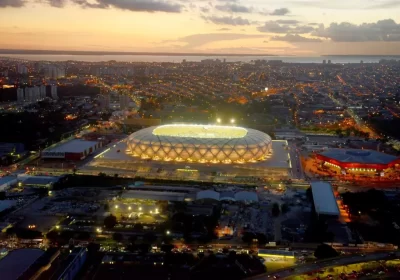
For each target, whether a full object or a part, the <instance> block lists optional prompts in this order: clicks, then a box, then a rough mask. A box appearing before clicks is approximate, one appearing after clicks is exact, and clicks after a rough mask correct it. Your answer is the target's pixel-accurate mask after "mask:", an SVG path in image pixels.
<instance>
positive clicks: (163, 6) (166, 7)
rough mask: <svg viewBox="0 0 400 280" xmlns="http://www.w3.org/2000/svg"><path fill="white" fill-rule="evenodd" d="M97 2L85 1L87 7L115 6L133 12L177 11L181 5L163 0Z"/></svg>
mask: <svg viewBox="0 0 400 280" xmlns="http://www.w3.org/2000/svg"><path fill="white" fill-rule="evenodd" d="M96 2H97V3H95V4H92V2H90V3H89V2H88V1H86V3H87V5H88V6H89V7H98V8H116V9H121V10H129V11H135V12H166V13H179V12H181V10H182V8H183V5H181V4H177V3H174V2H167V1H163V0H131V1H126V0H96Z"/></svg>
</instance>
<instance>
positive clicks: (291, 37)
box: [270, 34, 322, 43]
mask: <svg viewBox="0 0 400 280" xmlns="http://www.w3.org/2000/svg"><path fill="white" fill-rule="evenodd" d="M270 40H272V41H285V42H291V43H301V42H315V43H317V42H318V43H319V42H322V40H321V39H319V38H307V37H304V36H301V35H298V34H286V35H285V36H273V37H271V38H270Z"/></svg>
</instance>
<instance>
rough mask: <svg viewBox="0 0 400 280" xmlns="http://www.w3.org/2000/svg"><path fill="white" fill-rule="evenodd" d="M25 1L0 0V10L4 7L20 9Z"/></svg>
mask: <svg viewBox="0 0 400 280" xmlns="http://www.w3.org/2000/svg"><path fill="white" fill-rule="evenodd" d="M24 4H25V1H23V0H0V8H4V7H22V6H24Z"/></svg>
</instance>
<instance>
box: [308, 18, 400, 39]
mask: <svg viewBox="0 0 400 280" xmlns="http://www.w3.org/2000/svg"><path fill="white" fill-rule="evenodd" d="M312 35H313V36H317V37H322V38H329V39H331V40H332V41H335V42H368V41H400V24H397V23H396V22H395V21H394V20H393V19H385V20H380V21H377V22H376V23H363V24H360V25H356V24H352V23H349V22H342V23H335V22H334V23H331V24H330V25H329V27H327V28H325V27H324V25H320V26H319V27H318V28H317V29H316V30H315V31H314V32H313V33H312Z"/></svg>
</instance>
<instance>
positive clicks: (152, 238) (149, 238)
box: [143, 232, 157, 244]
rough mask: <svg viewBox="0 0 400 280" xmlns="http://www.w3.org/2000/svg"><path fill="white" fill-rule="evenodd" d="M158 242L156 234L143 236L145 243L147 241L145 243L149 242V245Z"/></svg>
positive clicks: (149, 233)
mask: <svg viewBox="0 0 400 280" xmlns="http://www.w3.org/2000/svg"><path fill="white" fill-rule="evenodd" d="M156 240H157V236H156V235H155V234H154V233H152V232H146V233H145V234H144V235H143V241H145V242H147V243H150V244H151V243H153V242H154V241H156Z"/></svg>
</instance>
